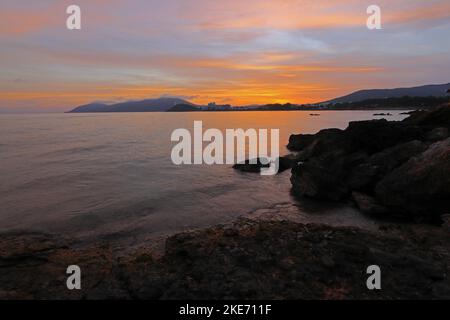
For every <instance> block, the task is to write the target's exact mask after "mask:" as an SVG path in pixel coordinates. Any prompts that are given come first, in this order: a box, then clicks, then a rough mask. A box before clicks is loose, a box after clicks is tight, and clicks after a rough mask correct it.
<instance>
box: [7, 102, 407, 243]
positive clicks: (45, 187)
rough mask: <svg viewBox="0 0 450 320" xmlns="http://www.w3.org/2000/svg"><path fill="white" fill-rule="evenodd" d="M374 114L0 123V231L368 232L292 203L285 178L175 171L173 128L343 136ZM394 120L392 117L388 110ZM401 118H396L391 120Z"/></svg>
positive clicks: (147, 237)
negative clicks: (253, 222) (338, 228)
mask: <svg viewBox="0 0 450 320" xmlns="http://www.w3.org/2000/svg"><path fill="white" fill-rule="evenodd" d="M373 113H374V112H373V111H327V112H321V116H320V117H311V116H310V115H309V114H310V112H303V111H298V112H296V111H295V112H228V113H130V114H20V115H18V114H15V115H12V114H3V115H0V170H1V180H0V204H1V206H0V231H9V230H16V229H20V230H36V231H45V232H50V233H57V234H62V235H66V236H70V237H74V238H77V239H79V240H82V241H87V242H89V241H103V240H105V241H108V242H110V243H112V244H113V245H117V247H129V246H133V245H139V244H140V243H142V242H145V241H151V239H156V238H157V237H162V236H165V235H167V234H170V233H173V232H178V231H182V230H186V229H192V228H198V227H204V226H208V225H213V224H217V223H227V222H229V221H232V220H234V219H236V218H237V217H239V216H248V217H253V216H258V217H270V218H286V217H288V218H291V219H293V220H296V221H303V222H323V223H329V224H335V225H358V226H363V227H364V226H365V227H371V226H372V225H373V224H374V223H375V222H373V221H371V220H370V219H368V218H367V217H364V216H363V215H361V214H360V213H358V212H356V210H354V209H352V208H348V207H328V206H327V205H321V204H317V203H314V202H311V203H307V202H303V203H299V202H297V200H295V199H293V198H292V197H291V195H290V193H289V190H290V182H289V178H290V172H284V173H283V174H280V175H278V176H269V177H261V176H260V175H257V174H256V175H255V174H246V173H240V172H236V171H234V170H233V169H231V168H230V166H227V165H223V166H218V165H215V166H207V165H200V166H199V165H195V166H175V165H173V164H172V162H171V158H170V153H171V148H172V146H173V144H172V143H171V142H170V135H171V133H172V131H173V130H174V129H176V128H187V129H190V130H192V128H193V122H194V120H202V121H203V126H204V128H205V129H206V128H218V129H221V130H225V129H227V128H243V129H247V128H278V129H280V144H282V150H281V153H282V154H284V153H286V152H287V151H286V150H285V149H284V145H286V144H287V141H288V138H289V135H290V134H292V133H315V132H317V131H318V130H320V129H323V128H331V127H335V128H345V127H346V126H347V125H348V122H349V121H354V120H366V119H373V118H376V117H374V116H373ZM391 113H392V111H391ZM403 118H404V116H403V115H400V114H399V112H394V116H393V117H390V120H400V119H403Z"/></svg>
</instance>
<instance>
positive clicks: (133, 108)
mask: <svg viewBox="0 0 450 320" xmlns="http://www.w3.org/2000/svg"><path fill="white" fill-rule="evenodd" d="M180 104H181V105H192V103H190V102H188V101H186V100H183V99H179V98H158V99H146V100H141V101H127V102H121V103H116V104H104V103H90V104H86V105H82V106H79V107H77V108H75V109H73V110H71V111H69V112H70V113H89V112H164V111H167V110H169V109H171V108H173V107H174V106H176V105H180Z"/></svg>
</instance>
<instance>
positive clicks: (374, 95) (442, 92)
mask: <svg viewBox="0 0 450 320" xmlns="http://www.w3.org/2000/svg"><path fill="white" fill-rule="evenodd" d="M449 89H450V83H447V84H437V85H426V86H420V87H411V88H397V89H371V90H360V91H356V92H353V93H351V94H349V95H346V96H343V97H339V98H336V99H333V100H329V101H325V102H322V103H320V104H336V103H352V102H359V101H364V100H369V99H387V98H401V97H405V96H409V97H431V96H433V97H445V96H446V95H447V91H448V90H449Z"/></svg>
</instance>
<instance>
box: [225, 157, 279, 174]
mask: <svg viewBox="0 0 450 320" xmlns="http://www.w3.org/2000/svg"><path fill="white" fill-rule="evenodd" d="M268 167H270V164H269V160H268V159H260V158H257V159H247V160H245V161H244V162H241V163H237V164H235V165H233V169H236V170H239V171H242V172H254V173H260V172H261V168H268Z"/></svg>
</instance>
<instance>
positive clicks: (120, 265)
mask: <svg viewBox="0 0 450 320" xmlns="http://www.w3.org/2000/svg"><path fill="white" fill-rule="evenodd" d="M67 244H68V243H67V242H66V241H63V240H59V239H55V238H53V237H51V236H48V235H36V234H24V235H18V234H16V235H0V253H1V255H0V266H1V270H2V272H1V273H0V287H1V288H2V289H1V291H0V298H2V299H5V298H6V299H17V298H21V299H36V298H38V299H62V298H64V299H67V298H68V299H105V298H118V299H121V298H129V299H354V298H356V299H438V298H439V299H448V298H450V280H449V278H448V274H449V271H450V270H449V268H450V252H449V251H450V249H449V248H450V234H449V233H448V231H446V230H445V229H443V228H439V227H432V226H409V227H392V228H385V229H384V230H382V232H378V233H371V232H367V231H363V230H359V229H356V228H333V227H329V226H324V225H302V224H295V223H291V222H255V221H249V220H241V221H238V222H236V223H235V224H234V225H233V226H228V227H223V226H218V227H213V228H209V229H205V230H201V231H197V232H190V233H183V234H179V235H175V236H173V237H171V238H169V239H168V240H167V244H166V251H165V254H164V255H163V256H162V257H161V258H155V257H153V256H152V254H151V252H149V251H148V250H145V249H140V250H138V251H137V252H135V253H133V254H130V255H128V256H126V257H121V258H117V257H114V255H113V254H112V253H111V251H110V250H109V249H108V248H107V247H100V246H99V247H96V248H87V249H86V248H84V249H74V247H73V246H71V247H70V248H69V247H68V246H67ZM70 264H77V265H79V266H80V267H81V269H82V272H83V273H82V275H83V280H82V281H83V285H82V288H83V289H82V290H81V291H69V290H67V289H66V284H65V281H66V278H65V277H66V274H65V270H66V267H67V266H68V265H70ZM373 264H375V265H379V266H380V267H381V270H382V290H380V291H370V290H368V289H367V287H366V280H367V277H368V275H367V274H366V269H367V267H368V266H369V265H373Z"/></svg>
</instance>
